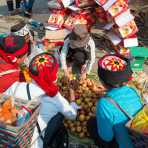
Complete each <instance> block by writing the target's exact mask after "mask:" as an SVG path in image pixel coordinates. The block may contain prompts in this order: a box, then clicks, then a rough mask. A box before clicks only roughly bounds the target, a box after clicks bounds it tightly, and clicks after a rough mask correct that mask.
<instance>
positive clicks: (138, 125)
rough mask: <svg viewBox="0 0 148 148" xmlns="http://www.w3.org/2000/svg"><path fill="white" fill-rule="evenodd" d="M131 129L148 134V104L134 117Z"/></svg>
mask: <svg viewBox="0 0 148 148" xmlns="http://www.w3.org/2000/svg"><path fill="white" fill-rule="evenodd" d="M131 129H134V130H136V131H138V132H141V133H143V134H147V135H148V105H146V106H144V108H143V109H142V110H141V111H140V112H139V113H138V114H137V115H136V116H135V117H134V119H133V120H132V123H131Z"/></svg>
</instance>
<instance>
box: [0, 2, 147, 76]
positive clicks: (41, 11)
mask: <svg viewBox="0 0 148 148" xmlns="http://www.w3.org/2000/svg"><path fill="white" fill-rule="evenodd" d="M47 2H48V0H35V3H34V7H33V19H36V20H39V21H41V22H47V20H48V17H49V11H48V7H47ZM130 7H131V8H133V9H135V10H137V11H138V10H139V9H141V8H142V7H144V8H143V10H144V11H147V10H148V0H130ZM7 14H8V11H7V6H6V0H0V15H7ZM146 22H147V23H148V20H146ZM1 25H2V24H1ZM1 25H0V26H1ZM4 26H5V25H4ZM4 26H3V27H4ZM9 26H11V23H10V24H9V25H7V27H8V28H9ZM1 29H2V28H0V30H1ZM147 38H148V36H147ZM97 55H99V56H101V55H102V53H99V51H98V52H97ZM96 66H97V61H96V64H95V66H94V70H95V69H96ZM144 70H145V71H146V73H147V74H148V65H144Z"/></svg>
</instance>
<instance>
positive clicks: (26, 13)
mask: <svg viewBox="0 0 148 148" xmlns="http://www.w3.org/2000/svg"><path fill="white" fill-rule="evenodd" d="M24 16H25V17H27V18H31V17H32V13H30V12H28V11H25V12H24Z"/></svg>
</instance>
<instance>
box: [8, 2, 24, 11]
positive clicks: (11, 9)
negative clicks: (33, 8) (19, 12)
mask: <svg viewBox="0 0 148 148" xmlns="http://www.w3.org/2000/svg"><path fill="white" fill-rule="evenodd" d="M20 2H21V0H15V3H16V8H20ZM13 6H14V5H13V0H7V7H8V11H13V10H14V9H13Z"/></svg>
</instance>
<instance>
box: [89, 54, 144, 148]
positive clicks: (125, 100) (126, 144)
mask: <svg viewBox="0 0 148 148" xmlns="http://www.w3.org/2000/svg"><path fill="white" fill-rule="evenodd" d="M98 76H99V78H100V80H101V81H102V83H103V84H104V86H105V87H106V88H107V89H108V91H107V93H106V95H105V96H104V97H101V98H100V99H99V101H98V103H97V109H96V119H91V120H90V121H89V122H88V130H89V133H90V135H91V137H92V138H94V140H95V142H96V143H97V144H98V146H99V147H100V148H111V147H113V148H116V147H119V148H133V145H132V142H131V139H130V137H129V135H128V131H127V129H126V128H125V123H126V122H127V121H128V120H129V118H128V117H127V115H126V113H125V112H127V113H128V114H129V115H130V116H134V115H135V114H136V113H137V112H138V111H139V110H140V109H141V108H142V106H143V105H142V103H141V100H140V96H139V95H138V94H137V92H136V91H135V90H134V89H133V88H131V87H129V86H127V85H126V83H127V82H128V81H129V80H130V79H131V76H132V70H131V68H130V63H129V61H128V60H127V59H124V58H122V57H119V56H117V55H106V56H104V57H102V58H101V59H100V60H99V62H98ZM117 106H118V107H119V106H120V107H121V108H122V109H123V111H121V110H120V109H119V108H118V107H117ZM92 125H93V126H92ZM95 125H96V127H95Z"/></svg>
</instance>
